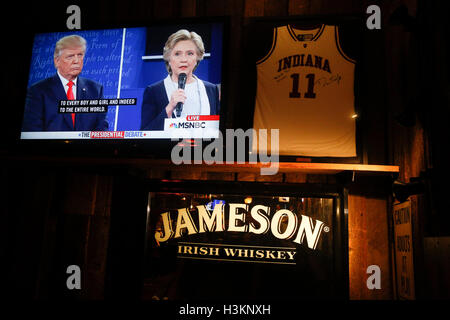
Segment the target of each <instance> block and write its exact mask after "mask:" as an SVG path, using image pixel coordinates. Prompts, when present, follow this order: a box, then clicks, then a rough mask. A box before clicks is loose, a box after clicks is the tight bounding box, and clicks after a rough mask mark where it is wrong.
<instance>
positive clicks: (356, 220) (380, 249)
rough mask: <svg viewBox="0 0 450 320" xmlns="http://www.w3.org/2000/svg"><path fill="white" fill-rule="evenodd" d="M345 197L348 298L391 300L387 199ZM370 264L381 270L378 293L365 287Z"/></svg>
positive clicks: (356, 196) (359, 196)
mask: <svg viewBox="0 0 450 320" xmlns="http://www.w3.org/2000/svg"><path fill="white" fill-rule="evenodd" d="M348 198H349V199H348V235H349V239H348V243H349V277H350V279H349V281H350V299H351V300H388V299H392V298H393V296H392V277H391V266H390V261H389V254H390V247H389V238H388V220H387V203H386V200H385V199H376V198H369V197H366V196H361V195H351V194H350V195H349V197H348ZM370 265H378V266H379V267H380V269H381V289H380V290H377V289H374V290H369V289H368V288H367V284H366V281H367V278H368V277H369V276H370V275H368V274H367V273H366V272H367V267H368V266H370Z"/></svg>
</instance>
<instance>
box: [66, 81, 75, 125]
mask: <svg viewBox="0 0 450 320" xmlns="http://www.w3.org/2000/svg"><path fill="white" fill-rule="evenodd" d="M73 84H74V83H73V82H72V81H69V82H68V83H67V85H68V86H69V89H68V90H67V99H68V100H75V97H74V96H73V91H72V87H73ZM72 124H73V127H74V128H75V113H72Z"/></svg>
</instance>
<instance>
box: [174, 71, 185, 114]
mask: <svg viewBox="0 0 450 320" xmlns="http://www.w3.org/2000/svg"><path fill="white" fill-rule="evenodd" d="M186 78H187V75H186V73H180V74H179V75H178V89H184V87H185V85H186ZM175 110H176V116H177V118H178V117H180V116H181V111H182V110H183V103H182V102H178V103H177V106H176V108H175Z"/></svg>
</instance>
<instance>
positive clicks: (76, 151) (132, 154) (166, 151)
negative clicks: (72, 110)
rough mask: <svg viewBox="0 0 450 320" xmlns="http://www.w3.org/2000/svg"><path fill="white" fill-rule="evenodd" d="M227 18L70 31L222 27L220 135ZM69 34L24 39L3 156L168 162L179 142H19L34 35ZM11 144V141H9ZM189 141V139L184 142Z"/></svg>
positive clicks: (225, 99) (225, 87) (225, 90)
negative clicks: (21, 76)
mask: <svg viewBox="0 0 450 320" xmlns="http://www.w3.org/2000/svg"><path fill="white" fill-rule="evenodd" d="M230 20H231V17H229V16H219V17H189V18H177V19H161V20H158V21H150V22H145V23H142V22H133V23H114V24H102V25H95V26H89V27H88V28H85V29H80V30H73V31H74V32H76V31H88V30H103V29H105V30H107V29H117V28H138V27H144V28H149V27H153V26H164V25H167V26H173V25H179V26H180V28H181V27H182V26H183V25H190V24H208V23H220V24H222V25H223V33H222V66H221V69H222V81H221V107H220V122H219V130H220V131H221V132H224V130H225V126H226V115H227V109H228V97H227V95H228V83H229V79H228V78H229V77H228V74H227V73H226V70H227V69H228V65H229V64H230V61H229V55H227V51H228V49H229V41H230V39H229V35H230V24H231V22H230ZM67 31H70V30H55V29H53V30H48V29H46V30H33V32H32V33H30V34H28V36H29V37H27V39H28V42H29V50H28V51H27V55H26V57H25V58H26V59H27V60H26V61H27V63H26V64H25V65H26V70H27V73H26V76H25V79H22V80H23V81H22V87H23V89H22V90H21V94H20V97H18V99H16V101H17V107H16V109H18V110H17V111H16V112H13V113H14V118H20V124H17V125H15V126H14V129H13V130H14V133H13V135H12V134H11V133H10V136H13V137H12V139H8V140H9V141H7V143H6V144H7V147H6V149H7V152H9V153H12V154H16V155H23V156H33V155H36V156H53V155H67V156H81V157H82V156H85V157H108V156H115V157H117V156H122V157H125V158H136V157H139V158H157V159H160V158H161V159H168V158H170V152H171V150H172V148H173V147H174V146H175V145H176V144H177V143H179V142H180V141H181V139H178V140H177V141H172V140H171V139H170V138H167V139H134V138H127V139H21V133H22V130H21V128H22V121H23V116H24V106H25V98H26V92H27V83H28V77H29V70H30V66H31V62H32V61H31V57H32V48H33V42H34V38H35V36H36V35H37V34H41V33H52V32H67ZM11 140H13V141H11ZM188 140H191V139H188ZM201 140H202V142H203V145H204V146H206V145H207V144H208V143H209V142H210V141H212V139H201Z"/></svg>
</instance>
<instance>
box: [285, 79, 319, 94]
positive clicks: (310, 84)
mask: <svg viewBox="0 0 450 320" xmlns="http://www.w3.org/2000/svg"><path fill="white" fill-rule="evenodd" d="M291 78H292V91H291V92H289V98H300V97H301V94H300V92H299V91H298V89H299V86H300V73H293V74H291ZM305 78H307V79H308V90H307V91H306V93H305V98H311V99H313V98H315V97H316V94H315V93H314V73H308V74H307V75H306V77H305Z"/></svg>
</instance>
